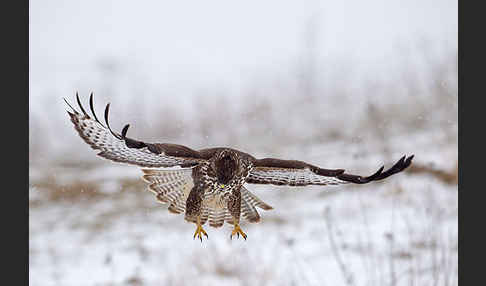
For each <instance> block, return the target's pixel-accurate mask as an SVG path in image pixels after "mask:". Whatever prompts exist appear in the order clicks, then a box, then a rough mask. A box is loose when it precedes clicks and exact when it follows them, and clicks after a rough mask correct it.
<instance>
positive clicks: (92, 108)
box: [89, 92, 106, 128]
mask: <svg viewBox="0 0 486 286" xmlns="http://www.w3.org/2000/svg"><path fill="white" fill-rule="evenodd" d="M93 95H94V94H93V92H91V94H90V95H89V109H90V110H91V114H93V117H94V119H95V120H96V122H98V123H99V124H101V126H103V127H105V128H106V126H105V125H103V123H101V121H100V120H99V119H98V117H97V116H96V113H95V111H94V104H93Z"/></svg>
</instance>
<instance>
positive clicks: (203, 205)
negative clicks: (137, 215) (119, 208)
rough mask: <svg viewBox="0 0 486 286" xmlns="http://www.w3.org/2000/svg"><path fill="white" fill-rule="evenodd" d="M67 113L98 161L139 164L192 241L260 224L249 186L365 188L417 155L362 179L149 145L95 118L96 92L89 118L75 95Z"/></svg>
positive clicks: (224, 153)
mask: <svg viewBox="0 0 486 286" xmlns="http://www.w3.org/2000/svg"><path fill="white" fill-rule="evenodd" d="M64 100H65V101H66V103H67V105H68V106H69V107H70V108H71V111H68V114H69V116H70V117H71V121H72V123H73V124H74V128H75V129H76V131H77V132H78V133H79V136H81V138H82V139H83V140H84V141H85V142H86V143H88V145H90V146H91V148H93V149H96V150H99V151H100V152H99V153H98V155H99V156H101V157H103V158H106V159H109V160H112V161H115V162H122V163H128V164H133V165H137V166H140V167H143V168H142V171H143V173H144V174H143V179H144V180H145V181H146V182H147V183H148V184H149V186H148V189H149V190H150V191H152V192H153V193H154V194H155V195H156V198H157V200H158V201H160V202H162V203H167V204H169V207H168V210H169V211H170V212H172V213H176V214H179V213H185V219H186V220H187V221H189V222H192V223H195V224H196V231H195V233H194V238H196V237H197V238H199V239H200V240H201V241H202V238H203V235H204V236H206V237H208V235H207V233H206V231H205V230H204V229H203V225H204V224H205V223H206V222H209V225H210V226H212V227H221V226H222V225H223V224H224V222H227V223H228V224H230V225H233V230H232V232H231V235H230V238H232V237H233V236H234V235H237V237H238V238H239V236H240V235H241V236H242V237H243V238H244V239H245V240H246V238H247V235H246V234H245V233H244V232H243V230H242V229H241V227H240V219H241V217H243V218H245V219H246V220H248V221H249V222H253V223H255V222H258V221H260V215H259V214H258V211H257V210H256V207H259V208H261V209H264V210H270V209H272V207H271V206H270V205H268V204H266V203H265V202H263V201H262V200H261V199H260V198H258V197H257V196H256V195H255V194H253V193H251V192H250V191H249V190H248V189H247V188H246V187H245V183H247V184H272V185H287V186H308V185H322V186H326V185H341V184H349V183H353V184H366V183H369V182H373V181H378V180H383V179H385V178H387V177H389V176H391V175H393V174H396V173H398V172H401V171H403V170H404V169H406V168H407V167H408V166H410V164H411V162H412V159H413V155H411V156H409V157H406V156H403V157H402V158H400V160H398V161H397V162H396V163H395V164H394V165H393V166H392V167H391V168H389V169H387V170H386V171H384V167H381V168H380V169H378V171H376V172H375V173H374V174H372V175H370V176H358V175H352V174H348V173H346V172H345V170H343V169H323V168H320V167H317V166H314V165H311V164H308V163H306V162H303V161H296V160H281V159H274V158H264V159H257V158H255V157H253V156H252V155H250V154H248V153H245V152H242V151H239V150H235V149H232V148H222V147H218V148H207V149H201V150H193V149H191V148H188V147H186V146H183V145H178V144H171V143H147V142H143V141H138V140H135V139H132V138H129V137H127V131H128V127H129V126H130V125H129V124H127V125H125V127H124V128H123V129H122V131H121V133H116V132H114V131H113V130H112V129H111V127H110V124H109V123H108V113H109V110H110V104H107V105H106V108H105V114H104V115H105V116H104V117H105V118H104V119H105V124H103V123H102V122H101V121H100V120H98V117H97V116H96V114H95V112H94V108H93V93H91V95H90V98H89V107H90V110H91V115H89V114H88V113H87V112H86V111H85V109H84V108H83V105H82V104H81V101H80V99H79V96H78V94H77V93H76V101H77V103H78V105H79V109H80V111H78V110H76V109H75V108H73V107H72V106H71V105H70V104H69V102H68V101H67V100H66V99H64Z"/></svg>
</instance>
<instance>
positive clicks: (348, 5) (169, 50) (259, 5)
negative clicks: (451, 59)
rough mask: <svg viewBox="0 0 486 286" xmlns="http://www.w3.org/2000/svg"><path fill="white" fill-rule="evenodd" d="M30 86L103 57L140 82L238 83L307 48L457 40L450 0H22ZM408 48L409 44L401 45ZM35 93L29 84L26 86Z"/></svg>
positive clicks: (440, 46)
mask: <svg viewBox="0 0 486 286" xmlns="http://www.w3.org/2000/svg"><path fill="white" fill-rule="evenodd" d="M29 27H30V84H31V96H38V95H37V93H39V94H40V93H41V92H38V91H43V92H45V91H46V90H56V89H60V90H62V91H64V90H63V89H64V88H65V89H71V88H72V87H73V85H76V84H79V83H80V82H81V83H82V82H84V81H86V82H88V81H89V80H90V79H91V78H92V77H93V76H95V71H96V69H99V66H100V61H103V60H106V59H110V60H115V61H117V62H119V63H121V65H122V66H126V67H128V68H130V69H136V72H134V73H133V74H138V75H141V77H142V78H143V80H145V81H146V82H147V84H148V85H152V86H154V85H160V86H161V87H163V86H167V85H171V84H174V83H178V84H181V83H183V84H186V85H187V86H200V85H217V84H229V85H233V84H234V85H236V86H238V85H244V84H245V81H246V80H250V79H252V78H255V77H257V76H258V74H259V73H262V74H263V73H264V72H265V71H272V70H279V68H280V67H284V68H287V67H288V66H289V65H291V64H294V63H295V62H296V61H298V60H299V57H301V55H302V52H303V50H304V49H305V43H306V39H307V42H308V41H309V39H314V40H315V48H316V50H315V53H316V56H317V57H318V58H320V59H322V60H324V61H325V62H327V63H329V69H332V68H334V66H333V64H335V63H336V62H340V61H345V62H347V63H350V64H352V65H353V66H354V67H355V68H356V69H357V70H360V71H365V72H382V73H383V72H384V73H386V72H387V71H388V70H390V69H393V68H394V65H395V66H396V63H397V61H398V62H400V57H401V55H402V54H404V53H411V54H414V53H415V52H414V51H415V50H416V49H419V48H418V46H420V41H421V40H422V42H423V41H426V42H427V43H429V44H430V46H431V51H432V52H433V53H442V52H444V51H447V50H451V49H452V50H453V49H454V48H456V47H457V1H453V0H442V1H440V0H422V1H421V0H409V1H398V0H367V1H359V0H342V1H302V0H292V1H282V0H278V1H276V0H267V1H261V0H258V1H255V0H245V1H228V0H221V1H213V0H205V1H162V0H157V1H120V0H117V1H106V0H96V1H95V0H84V1H65V0H37V1H33V0H31V1H30V25H29ZM407 51H408V52H407ZM33 93H35V94H33Z"/></svg>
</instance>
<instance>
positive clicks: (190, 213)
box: [185, 187, 208, 242]
mask: <svg viewBox="0 0 486 286" xmlns="http://www.w3.org/2000/svg"><path fill="white" fill-rule="evenodd" d="M201 207H202V198H201V189H198V188H196V187H193V188H192V190H191V192H190V193H189V196H188V197H187V200H186V217H185V218H186V220H187V221H190V222H194V223H195V224H196V226H197V228H196V232H194V239H196V236H197V238H199V240H201V242H202V236H203V235H205V236H206V238H208V234H207V233H206V231H205V230H204V229H203V228H202V224H201Z"/></svg>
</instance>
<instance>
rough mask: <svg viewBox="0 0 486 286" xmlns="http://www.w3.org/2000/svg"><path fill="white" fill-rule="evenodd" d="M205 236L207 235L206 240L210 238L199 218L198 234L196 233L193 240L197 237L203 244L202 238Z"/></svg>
mask: <svg viewBox="0 0 486 286" xmlns="http://www.w3.org/2000/svg"><path fill="white" fill-rule="evenodd" d="M203 235H205V236H206V238H209V237H208V234H207V233H206V231H205V230H204V229H203V228H202V225H201V220H200V218H197V228H196V232H194V238H193V239H196V236H197V238H199V240H201V242H202V236H203Z"/></svg>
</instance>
